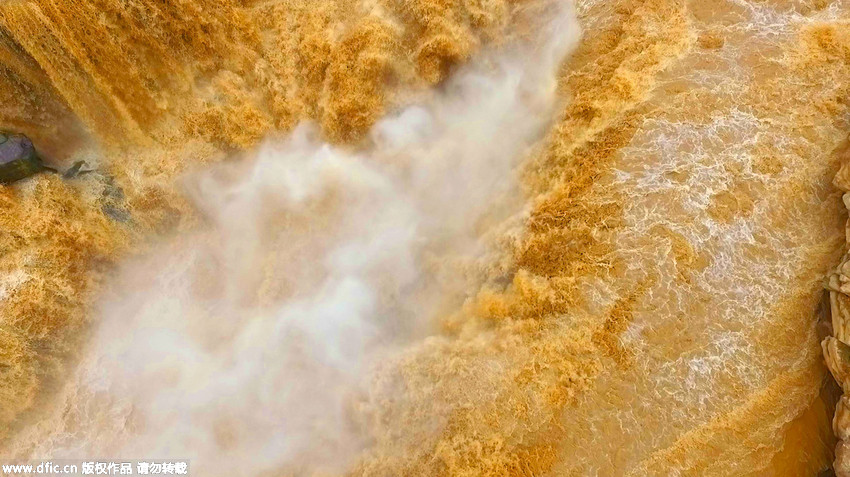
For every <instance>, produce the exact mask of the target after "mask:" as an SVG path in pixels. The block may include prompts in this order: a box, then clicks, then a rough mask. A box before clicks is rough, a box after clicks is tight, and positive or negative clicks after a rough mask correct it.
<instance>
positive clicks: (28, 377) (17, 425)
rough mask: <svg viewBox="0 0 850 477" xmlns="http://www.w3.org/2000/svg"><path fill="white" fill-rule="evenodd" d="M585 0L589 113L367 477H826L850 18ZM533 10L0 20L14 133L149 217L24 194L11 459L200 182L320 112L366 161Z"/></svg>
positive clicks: (56, 12) (180, 225)
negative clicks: (201, 171)
mask: <svg viewBox="0 0 850 477" xmlns="http://www.w3.org/2000/svg"><path fill="white" fill-rule="evenodd" d="M576 7H577V11H578V15H579V20H580V23H581V25H582V28H583V36H582V40H581V42H580V44H579V46H578V49H577V50H576V51H575V52H574V54H573V55H572V56H571V57H570V58H568V59H565V62H564V65H563V68H562V72H561V75H560V82H561V89H562V92H563V96H564V98H566V99H567V102H566V105H565V106H564V107H563V110H562V112H561V115H560V117H559V119H558V121H557V123H556V124H555V125H553V126H552V128H551V129H550V130H549V132H548V134H547V136H546V139H545V142H544V145H543V147H541V148H540V150H539V151H537V152H536V153H535V154H534V155H533V156H532V157H530V158H529V159H528V160H527V161H526V162H525V163H524V164H523V168H522V182H523V185H524V186H525V194H526V195H525V196H526V203H527V206H528V209H529V213H528V215H527V217H525V219H524V223H523V227H522V233H516V231H515V230H511V231H510V232H508V233H504V236H503V237H500V238H499V241H500V242H501V243H502V244H503V246H504V248H505V252H504V254H503V255H504V256H503V257H502V261H501V262H499V263H497V264H494V265H492V266H490V268H488V269H487V272H486V273H485V274H489V275H494V276H495V275H498V277H497V278H499V279H498V280H489V281H486V283H487V284H486V285H484V286H483V287H482V288H481V289H480V290H478V291H477V292H476V293H475V294H474V296H472V297H471V298H470V299H468V300H467V301H466V302H465V304H464V305H463V306H462V307H459V308H458V309H456V310H454V311H452V312H448V313H446V314H445V315H444V317H443V318H442V319H441V327H440V332H439V334H438V337H437V338H435V339H429V340H425V341H422V342H421V343H417V344H414V345H411V346H410V347H409V349H408V350H406V351H405V353H403V354H402V356H401V357H400V358H398V359H397V360H395V361H393V362H392V363H390V364H388V365H386V368H387V369H386V370H385V371H384V373H385V376H386V379H387V380H394V381H393V382H399V383H403V389H404V395H403V398H401V399H393V400H386V401H381V400H380V399H379V398H380V394H378V398H376V400H375V401H371V402H368V403H367V404H364V406H366V407H367V408H368V409H367V410H366V411H364V413H366V414H367V415H369V416H370V417H371V419H369V420H368V422H367V427H368V434H369V436H370V438H371V442H370V445H369V446H368V448H367V449H366V450H364V451H363V453H362V455H361V457H360V458H359V459H358V462H357V464H356V465H355V466H354V467H353V468H352V469H350V472H351V473H353V474H362V475H470V476H472V475H475V476H477V475H494V476H495V475H671V474H674V473H676V472H678V473H679V474H681V475H814V474H816V472H817V471H819V470H821V469H823V468H824V467H825V466H826V465H827V463H828V462H829V460H830V459H831V456H830V454H831V447H832V442H831V439H832V437H831V433H830V430H829V427H828V426H829V424H828V423H829V416H831V411H830V410H829V407H830V405H831V404H830V402H829V401H830V398H829V397H828V395H829V393H826V392H824V393H821V389H822V388H823V387H824V382H825V373H824V367H823V364H822V359H821V355H820V348H819V346H818V339H817V336H816V332H815V322H816V314H815V309H816V306H817V302H818V300H819V299H820V297H821V283H820V281H821V278H822V276H823V275H824V274H825V272H826V270H827V269H828V268H829V267H830V266H831V265H832V264H834V262H835V261H836V260H837V258H838V256H839V255H840V253H841V247H842V243H843V241H844V237H843V232H842V230H843V226H842V220H843V217H842V213H841V210H840V206H841V201H840V196H839V194H838V193H837V192H836V191H835V190H834V189H833V188H832V186H831V185H830V182H831V180H832V177H833V176H834V175H835V172H836V170H837V166H836V156H835V154H834V150H835V148H836V147H837V146H838V144H839V143H840V142H841V141H842V140H843V139H844V137H845V136H846V130H847V123H846V117H847V112H848V108H847V89H846V87H845V83H846V82H845V80H844V79H845V78H848V77H850V34H848V31H850V30H848V29H847V26H848V21H850V4H847V3H846V2H843V1H841V0H834V1H828V0H811V1H785V0H763V1H753V0H751V1H747V0H699V1H697V0H694V1H684V0H645V1H639V0H621V1H608V0H594V1H591V0H586V1H585V0H579V1H578V2H577V5H576ZM538 13H540V11H539V10H537V9H535V4H534V3H532V2H528V1H518V0H517V1H498V0H494V1H481V0H465V1H459V0H458V1H446V0H432V1H425V0H403V1H402V0H399V1H392V0H383V1H350V2H349V1H336V2H334V1H327V2H324V1H323V2H308V1H286V0H280V1H274V0H273V1H263V2H261V1H250V0H243V1H231V2H212V1H196V2H191V3H184V2H177V1H167V2H162V1H151V0H134V1H128V2H119V1H117V0H97V1H67V0H56V1H47V0H30V1H27V0H20V1H12V2H5V3H3V4H2V5H0V28H2V30H0V31H2V35H0V40H2V43H0V64H2V71H3V74H2V75H0V94H2V95H3V96H2V99H3V101H2V107H0V108H2V109H0V126H3V127H8V128H10V129H16V130H21V131H23V132H25V133H27V134H29V135H31V136H32V137H33V138H34V140H35V141H36V144H39V145H42V144H43V149H44V150H45V151H46V152H47V153H48V154H49V155H51V156H52V157H54V158H55V161H57V162H59V163H63V164H68V163H70V161H71V160H72V159H73V158H76V157H86V158H88V159H89V160H90V161H91V162H93V163H95V164H97V165H99V166H100V167H102V168H104V169H106V170H108V171H109V172H110V174H112V175H113V176H114V177H115V181H116V182H117V183H118V184H119V185H120V186H121V187H122V189H123V191H124V194H125V195H126V200H125V201H121V207H126V208H127V210H128V211H129V213H131V214H132V216H133V217H134V224H133V225H132V226H128V225H122V224H121V223H118V222H116V221H114V220H111V219H110V218H109V216H107V215H106V214H105V213H104V211H103V210H104V209H103V206H104V205H115V204H113V202H110V201H114V197H113V196H111V195H110V193H109V191H110V190H111V189H110V187H109V186H108V184H105V183H104V181H102V180H100V179H97V178H94V177H92V178H86V179H83V180H82V181H80V182H76V183H71V182H69V183H66V182H63V181H61V180H60V179H58V178H56V177H52V176H41V177H38V178H35V179H33V180H30V181H27V182H25V183H22V184H20V185H17V186H15V187H9V188H5V189H3V190H2V191H0V200H2V202H3V207H2V208H0V230H2V233H0V250H3V252H4V253H3V254H2V255H1V256H0V271H2V278H0V297H2V300H0V317H2V321H0V344H2V347H0V402H2V407H0V430H2V431H3V432H0V435H2V436H3V437H4V441H3V448H4V449H8V450H6V451H4V452H6V453H14V454H16V455H20V454H21V453H26V451H27V449H29V448H31V446H32V445H33V444H32V443H31V442H30V441H28V439H29V440H31V439H33V437H32V436H36V437H37V436H39V435H40V434H39V432H41V430H39V429H38V426H33V424H32V423H33V422H45V421H46V418H45V416H52V415H54V414H55V413H56V412H59V413H60V414H61V410H60V411H56V410H55V406H56V404H55V403H54V401H53V399H52V396H55V395H56V394H57V393H59V390H60V389H61V388H62V386H63V383H64V381H65V379H63V377H65V376H67V374H68V373H69V370H70V369H72V368H73V363H74V361H75V357H77V356H78V355H79V353H77V352H76V351H75V350H77V349H81V348H82V347H84V346H85V343H86V342H87V341H86V340H87V336H88V334H89V329H90V325H92V324H93V323H92V320H94V316H93V315H92V313H90V311H89V310H90V306H91V304H92V302H93V300H94V297H95V296H96V295H97V293H98V291H99V290H101V289H102V288H103V286H104V285H105V283H107V282H108V279H109V277H110V276H111V273H112V269H113V266H114V265H115V264H116V263H118V262H119V261H121V259H122V258H124V257H127V256H133V255H137V254H141V253H145V252H146V251H148V252H149V251H150V249H149V246H148V244H150V243H151V241H152V240H154V239H151V237H152V236H154V237H163V236H173V235H180V234H184V233H186V232H187V231H189V230H193V229H195V228H197V227H199V226H200V223H201V219H200V218H199V217H198V215H197V214H196V213H195V212H194V211H193V209H192V207H191V206H190V205H188V203H187V202H186V201H185V199H183V198H182V195H181V192H180V188H179V183H178V182H176V177H177V176H178V175H179V174H180V173H181V172H182V171H184V170H185V169H187V168H192V167H199V166H201V165H203V164H206V163H211V162H218V161H221V160H222V159H224V157H225V155H226V154H232V153H234V151H237V150H242V149H244V148H248V147H250V146H253V145H254V144H256V143H257V142H258V141H259V140H260V139H261V138H263V137H264V136H266V135H273V136H282V135H285V134H286V133H287V132H288V131H290V130H291V129H292V128H293V127H294V126H295V125H296V124H297V123H298V122H299V121H301V120H304V119H313V120H315V121H317V122H318V123H319V124H320V125H321V130H322V133H323V134H324V136H325V137H326V139H327V140H329V141H331V142H334V143H345V144H354V145H358V144H359V141H361V139H363V137H364V135H365V134H366V132H367V131H368V130H369V128H370V127H371V126H372V125H373V124H374V123H375V121H377V120H378V119H379V118H381V117H383V116H384V115H385V114H386V113H387V112H389V111H392V110H393V108H394V107H396V106H397V105H400V104H405V103H407V102H408V101H410V100H411V98H415V97H417V96H419V95H424V94H426V93H425V92H426V91H427V89H428V88H432V87H437V88H438V87H439V84H440V83H441V81H443V80H444V79H445V78H446V77H447V76H450V75H451V74H452V72H453V71H454V68H455V67H456V66H457V65H459V64H462V63H465V62H466V61H468V60H469V58H470V57H472V56H474V55H475V54H476V52H478V51H479V50H480V49H481V48H482V46H483V45H490V44H496V45H498V44H500V43H501V42H502V41H503V40H505V39H506V38H508V37H511V36H512V35H514V34H516V33H517V32H519V33H520V36H521V34H522V33H523V32H524V30H525V29H526V28H527V18H528V17H533V16H534V15H535V14H538ZM435 85H437V86H435ZM86 131H87V132H86ZM494 229H495V230H499V229H498V228H494ZM485 268H486V267H485ZM435 421H436V422H440V423H441V425H440V426H438V427H437V429H435V428H434V427H435V426H434V422H435ZM225 441H226V439H225ZM308 470H309V469H308Z"/></svg>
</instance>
